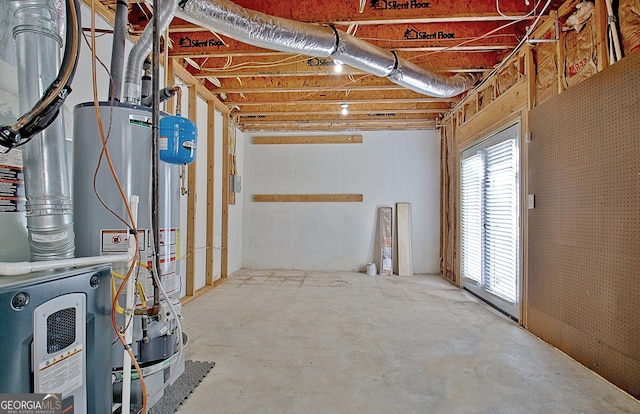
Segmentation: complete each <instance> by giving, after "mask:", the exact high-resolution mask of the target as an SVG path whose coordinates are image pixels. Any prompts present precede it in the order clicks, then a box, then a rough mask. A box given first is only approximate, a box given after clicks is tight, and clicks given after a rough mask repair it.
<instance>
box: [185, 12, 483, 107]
mask: <svg viewBox="0 0 640 414" xmlns="http://www.w3.org/2000/svg"><path fill="white" fill-rule="evenodd" d="M180 7H181V8H180V9H179V10H178V16H179V17H180V18H182V19H185V20H188V21H191V22H193V23H195V24H198V25H200V26H202V27H205V28H207V29H209V30H213V31H215V32H218V33H221V34H224V35H226V36H229V37H231V38H233V39H236V40H239V41H242V42H245V43H249V44H252V45H254V46H259V47H264V48H267V49H272V50H278V51H281V52H290V53H299V54H304V55H308V56H321V57H326V56H330V57H331V58H333V60H336V61H340V62H342V63H344V64H347V65H349V66H352V67H354V68H357V69H360V70H363V71H366V72H368V73H372V74H374V75H377V76H386V77H388V78H389V80H391V81H392V82H394V83H396V84H398V85H400V86H404V87H405V88H408V89H411V90H413V91H415V92H418V93H421V94H424V95H429V96H434V97H440V98H450V97H453V96H456V95H458V94H460V93H462V92H464V91H465V90H467V89H469V88H470V87H471V86H473V84H474V83H475V82H476V81H477V80H478V77H477V76H476V75H473V74H463V73H460V74H457V75H455V76H453V77H446V76H441V75H438V74H435V73H433V72H429V71H427V70H424V69H422V68H421V67H419V66H417V65H415V64H413V63H411V62H409V61H407V60H406V59H403V58H400V57H398V56H396V54H395V53H393V52H390V51H388V50H385V49H382V48H379V47H377V46H375V45H372V44H370V43H368V42H365V41H363V40H360V39H358V38H356V37H353V36H351V35H349V34H347V33H345V32H342V31H340V30H337V29H335V28H333V27H326V26H318V25H315V24H310V23H301V22H296V21H293V20H289V19H284V18H281V17H274V16H269V15H266V14H264V13H260V12H256V11H253V10H247V9H245V8H243V7H240V6H238V5H237V4H235V3H233V2H231V1H228V0H181V1H180Z"/></svg>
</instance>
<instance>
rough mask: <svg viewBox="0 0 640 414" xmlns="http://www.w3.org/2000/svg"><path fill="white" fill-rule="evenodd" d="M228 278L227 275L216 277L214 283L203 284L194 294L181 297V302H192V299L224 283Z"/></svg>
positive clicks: (183, 303)
mask: <svg viewBox="0 0 640 414" xmlns="http://www.w3.org/2000/svg"><path fill="white" fill-rule="evenodd" d="M226 281H227V278H226V277H221V278H219V279H216V280H215V281H214V282H213V284H212V285H208V286H203V287H201V288H200V289H198V290H196V291H195V293H194V294H193V295H192V296H185V297H183V298H181V299H180V303H181V304H182V305H185V304H187V303H189V302H191V301H192V300H194V299H195V298H197V297H200V296H202V295H203V294H205V293H207V292H208V291H210V290H211V289H213V288H215V287H217V286H219V285H221V284H222V283H224V282H226Z"/></svg>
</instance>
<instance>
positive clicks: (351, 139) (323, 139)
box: [253, 135, 362, 145]
mask: <svg viewBox="0 0 640 414" xmlns="http://www.w3.org/2000/svg"><path fill="white" fill-rule="evenodd" d="M253 143H254V144H256V145H262V144H362V135H304V136H297V137H296V136H280V137H253Z"/></svg>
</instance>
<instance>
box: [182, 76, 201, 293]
mask: <svg viewBox="0 0 640 414" xmlns="http://www.w3.org/2000/svg"><path fill="white" fill-rule="evenodd" d="M197 98H198V95H197V93H196V87H195V85H191V86H189V110H188V114H189V119H190V120H191V121H192V122H193V123H195V124H197V120H198V119H197V116H198V108H197ZM187 188H188V189H189V195H188V198H187V274H186V288H185V293H186V295H187V296H193V295H194V293H195V269H196V249H195V246H196V238H195V234H196V161H194V162H192V163H191V164H189V167H188V168H187Z"/></svg>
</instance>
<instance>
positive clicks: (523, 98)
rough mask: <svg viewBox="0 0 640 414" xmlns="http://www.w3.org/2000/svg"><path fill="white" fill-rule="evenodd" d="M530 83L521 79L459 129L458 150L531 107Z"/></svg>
mask: <svg viewBox="0 0 640 414" xmlns="http://www.w3.org/2000/svg"><path fill="white" fill-rule="evenodd" d="M528 97H529V82H528V81H527V80H526V79H521V80H520V81H518V83H516V84H515V85H514V86H512V87H511V88H509V90H507V91H506V92H505V93H504V94H502V95H500V96H499V97H497V98H496V100H495V101H493V102H492V103H491V105H489V106H487V107H486V108H484V109H483V110H482V111H480V112H478V113H477V114H476V115H475V116H474V117H473V118H472V119H471V120H470V121H468V122H465V123H464V124H463V125H461V126H460V127H459V128H458V134H457V138H458V142H457V145H458V149H463V148H465V147H466V146H468V145H470V144H471V143H472V142H473V140H474V139H476V138H478V137H480V136H482V135H485V134H486V133H488V132H489V130H490V129H492V128H495V127H496V126H497V125H500V124H501V123H504V122H505V120H506V119H507V118H509V117H513V116H514V115H519V114H520V111H521V110H522V109H526V108H527V107H528V105H529V99H528Z"/></svg>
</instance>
